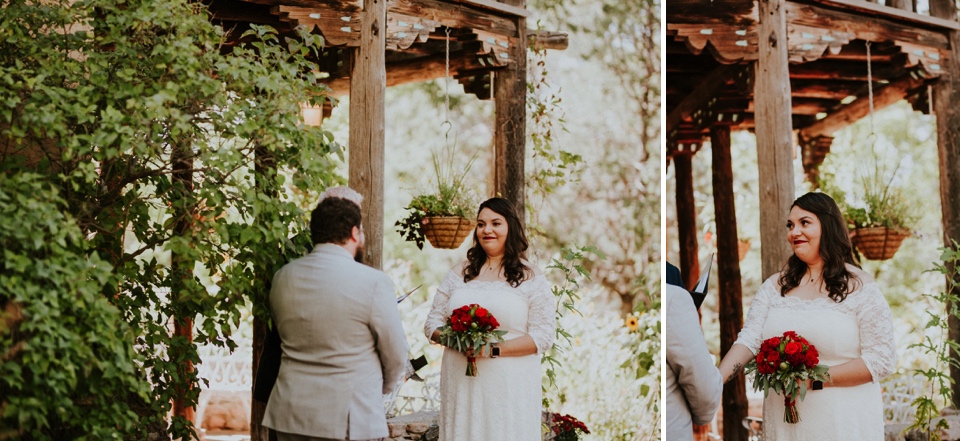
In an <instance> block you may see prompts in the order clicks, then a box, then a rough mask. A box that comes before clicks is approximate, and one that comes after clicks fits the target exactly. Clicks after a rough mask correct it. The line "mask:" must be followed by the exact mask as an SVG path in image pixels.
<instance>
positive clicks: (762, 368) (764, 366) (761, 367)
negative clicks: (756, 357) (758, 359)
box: [757, 363, 777, 374]
mask: <svg viewBox="0 0 960 441" xmlns="http://www.w3.org/2000/svg"><path fill="white" fill-rule="evenodd" d="M757 371H759V372H760V373H761V374H772V373H774V372H776V371H777V368H775V367H773V365H771V364H769V363H760V364H758V365H757Z"/></svg>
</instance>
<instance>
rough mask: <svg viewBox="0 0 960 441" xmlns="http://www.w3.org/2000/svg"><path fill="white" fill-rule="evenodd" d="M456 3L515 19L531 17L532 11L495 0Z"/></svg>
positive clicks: (465, 0) (458, 0) (460, 0)
mask: <svg viewBox="0 0 960 441" xmlns="http://www.w3.org/2000/svg"><path fill="white" fill-rule="evenodd" d="M453 1H454V2H456V3H461V4H465V5H470V6H476V7H477V8H480V9H486V10H488V11H492V12H496V13H498V14H500V15H504V16H507V17H509V16H514V17H523V18H526V17H529V16H530V11H528V10H527V9H526V8H522V7H518V6H514V5H511V4H509V3H505V2H498V1H493V0H453Z"/></svg>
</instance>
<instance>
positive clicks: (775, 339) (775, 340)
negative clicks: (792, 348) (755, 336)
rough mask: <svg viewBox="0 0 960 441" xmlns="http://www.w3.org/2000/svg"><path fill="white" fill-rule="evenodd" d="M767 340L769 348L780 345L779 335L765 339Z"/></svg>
mask: <svg viewBox="0 0 960 441" xmlns="http://www.w3.org/2000/svg"><path fill="white" fill-rule="evenodd" d="M767 342H768V343H770V347H771V348H778V347H780V337H773V338H771V339H769V340H767Z"/></svg>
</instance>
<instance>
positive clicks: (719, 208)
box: [710, 124, 748, 439]
mask: <svg viewBox="0 0 960 441" xmlns="http://www.w3.org/2000/svg"><path fill="white" fill-rule="evenodd" d="M710 151H711V156H712V158H711V162H712V164H713V207H714V208H713V209H714V213H715V214H716V216H715V217H716V219H717V222H716V225H717V231H716V233H717V276H718V277H717V279H718V281H719V287H720V289H719V292H718V294H717V299H718V300H719V302H720V304H719V309H720V357H723V356H724V355H726V354H727V351H729V350H730V347H731V346H733V342H734V341H736V340H737V334H739V333H740V328H742V327H743V292H742V287H741V281H740V258H739V240H738V238H737V209H736V204H735V202H734V201H735V200H736V198H735V196H734V191H733V159H732V156H731V152H730V126H728V125H725V124H715V125H713V126H711V127H710ZM723 398H724V401H725V402H726V403H727V408H725V409H724V413H723V415H724V416H723V439H747V435H748V434H747V432H746V428H745V427H743V425H742V424H740V421H742V417H739V415H740V414H745V413H746V412H747V407H748V406H747V386H746V380H745V379H744V377H743V376H742V375H737V376H736V377H734V378H733V379H732V380H730V382H728V383H727V384H726V385H725V386H724V388H723ZM727 409H730V410H732V412H729V413H728V412H727Z"/></svg>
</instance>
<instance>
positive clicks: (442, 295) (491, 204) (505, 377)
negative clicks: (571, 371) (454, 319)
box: [424, 198, 556, 441]
mask: <svg viewBox="0 0 960 441" xmlns="http://www.w3.org/2000/svg"><path fill="white" fill-rule="evenodd" d="M526 249H527V240H526V237H525V235H524V233H523V228H522V227H521V225H520V220H519V218H518V217H517V215H516V211H515V210H514V209H513V206H512V205H510V203H509V202H508V201H506V200H505V199H501V198H493V199H489V200H487V201H485V202H484V203H483V204H481V205H480V210H479V214H478V215H477V228H476V231H475V233H474V246H473V247H472V248H471V249H470V250H469V251H468V252H467V261H465V262H463V263H462V264H460V265H457V266H455V267H454V268H453V269H451V270H450V271H449V272H448V273H447V275H446V277H444V279H443V282H441V283H440V286H439V288H438V289H437V294H436V296H435V297H434V299H433V307H432V309H431V310H430V314H429V315H428V316H427V321H426V323H425V324H424V332H425V333H426V336H427V337H428V338H430V340H432V341H436V340H437V336H438V335H439V331H437V328H439V327H441V326H443V325H444V323H445V322H446V320H447V318H448V317H449V316H450V314H451V312H452V311H453V310H454V309H456V308H459V307H461V306H463V305H469V304H472V303H476V304H479V305H480V306H483V307H484V308H487V309H488V310H489V311H490V313H491V314H493V316H494V317H496V318H497V321H499V322H500V328H499V329H500V330H504V331H507V334H506V335H505V336H504V340H505V341H504V342H502V343H499V344H488V345H486V346H484V347H483V348H482V350H481V351H480V353H479V354H472V355H475V356H476V357H477V376H476V377H468V376H466V375H465V372H466V367H467V355H471V354H463V353H460V352H458V351H456V350H454V349H451V348H445V349H444V351H443V364H442V366H441V372H440V400H441V401H440V440H441V441H490V440H498V441H537V440H540V439H541V432H540V427H541V425H540V419H541V407H542V403H541V401H542V391H541V386H540V385H541V379H542V372H541V369H540V354H542V353H543V352H544V351H546V350H547V349H549V348H550V346H551V345H552V344H553V339H554V334H555V332H556V319H555V312H556V309H555V308H556V307H555V303H554V298H553V295H552V294H551V292H550V284H549V283H548V282H547V280H546V278H545V277H544V275H543V273H542V272H541V271H540V270H539V269H538V268H536V267H533V266H532V265H530V263H529V262H527V261H525V260H523V255H524V251H525V250H526Z"/></svg>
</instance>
